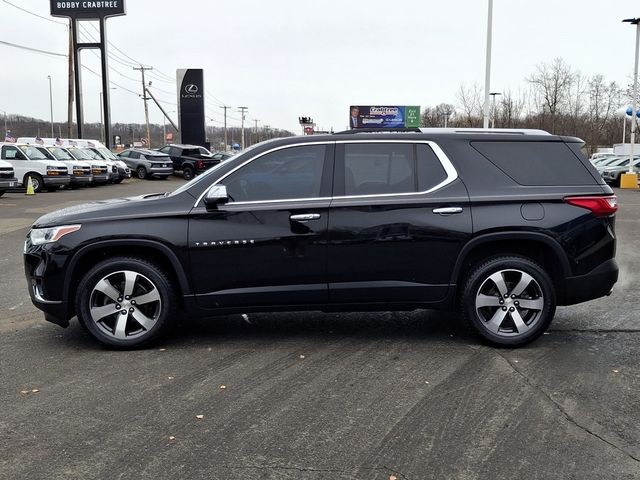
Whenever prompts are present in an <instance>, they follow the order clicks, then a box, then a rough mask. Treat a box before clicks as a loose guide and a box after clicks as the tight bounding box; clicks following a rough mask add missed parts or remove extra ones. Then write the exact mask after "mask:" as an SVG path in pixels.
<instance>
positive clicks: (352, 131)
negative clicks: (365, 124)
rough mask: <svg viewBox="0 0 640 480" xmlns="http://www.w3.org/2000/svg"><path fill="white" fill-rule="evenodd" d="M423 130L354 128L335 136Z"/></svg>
mask: <svg viewBox="0 0 640 480" xmlns="http://www.w3.org/2000/svg"><path fill="white" fill-rule="evenodd" d="M420 131H421V129H420V128H418V127H410V128H406V127H397V128H394V127H388V128H353V129H351V130H344V131H342V132H335V135H343V134H347V133H348V134H354V133H395V132H404V133H420Z"/></svg>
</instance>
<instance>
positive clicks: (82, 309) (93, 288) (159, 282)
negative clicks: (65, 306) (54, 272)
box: [76, 257, 177, 349]
mask: <svg viewBox="0 0 640 480" xmlns="http://www.w3.org/2000/svg"><path fill="white" fill-rule="evenodd" d="M77 292H78V293H77V296H76V312H77V313H78V319H79V320H80V323H81V324H82V325H83V326H84V327H85V328H86V329H87V330H88V331H89V333H90V334H91V335H92V336H93V337H94V338H95V339H96V340H98V341H99V342H101V343H103V344H105V345H108V346H110V347H114V348H120V349H123V348H135V347H140V346H143V345H148V344H150V343H152V342H153V341H155V340H157V339H159V338H160V337H161V336H162V335H164V334H166V333H167V332H168V331H169V330H170V328H171V327H172V326H173V324H174V323H175V319H176V308H177V295H176V289H175V288H174V287H173V285H172V283H171V281H170V280H169V278H168V276H167V275H166V273H165V272H164V271H163V270H162V269H161V268H160V267H158V266H157V265H155V264H153V263H151V262H148V261H147V260H145V259H142V258H136V257H115V258H111V259H109V260H105V261H103V262H101V263H99V264H98V265H96V266H95V267H93V268H92V269H91V270H89V271H88V272H87V273H86V274H85V275H84V277H83V279H82V280H81V282H80V284H79V286H78V290H77Z"/></svg>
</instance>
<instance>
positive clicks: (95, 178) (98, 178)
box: [93, 173, 109, 184]
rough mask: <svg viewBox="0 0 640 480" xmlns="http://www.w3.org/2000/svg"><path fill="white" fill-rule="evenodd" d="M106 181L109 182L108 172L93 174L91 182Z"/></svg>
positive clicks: (100, 182)
mask: <svg viewBox="0 0 640 480" xmlns="http://www.w3.org/2000/svg"><path fill="white" fill-rule="evenodd" d="M108 182H109V174H108V173H100V174H95V173H94V174H93V183H98V184H102V183H108Z"/></svg>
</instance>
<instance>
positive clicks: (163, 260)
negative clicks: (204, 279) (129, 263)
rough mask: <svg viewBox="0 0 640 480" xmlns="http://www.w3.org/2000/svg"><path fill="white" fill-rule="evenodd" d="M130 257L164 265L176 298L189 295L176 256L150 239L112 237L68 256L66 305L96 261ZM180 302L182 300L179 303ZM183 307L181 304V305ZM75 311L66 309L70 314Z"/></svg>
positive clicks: (189, 289)
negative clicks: (118, 256)
mask: <svg viewBox="0 0 640 480" xmlns="http://www.w3.org/2000/svg"><path fill="white" fill-rule="evenodd" d="M116 255H123V256H134V257H141V258H144V259H147V260H150V261H152V262H154V263H156V264H158V265H159V266H160V267H164V268H165V269H166V271H167V274H168V275H169V277H170V278H171V279H172V280H173V281H174V282H175V284H176V287H177V288H178V290H179V292H178V293H179V298H181V299H182V298H183V296H185V295H190V294H191V286H190V284H189V280H188V278H187V275H186V272H185V271H184V267H183V266H182V263H181V262H180V260H179V259H178V257H177V255H176V254H175V253H174V252H173V251H172V250H171V249H170V248H169V247H167V246H166V245H164V244H162V243H161V242H158V241H155V240H150V239H126V240H125V239H121V240H118V239H114V240H104V241H100V242H95V243H92V244H91V245H87V246H85V247H83V248H81V249H80V250H79V251H78V252H77V253H76V254H75V255H74V256H73V258H72V259H71V261H70V263H69V266H68V267H67V271H68V272H69V275H68V276H67V277H66V278H67V280H66V282H65V286H64V290H63V295H64V297H63V298H64V299H66V300H67V301H68V304H69V305H74V304H75V302H73V301H69V300H70V295H71V294H72V292H73V291H74V290H75V289H76V288H77V286H78V284H79V283H80V280H81V279H82V277H83V276H84V274H85V273H86V272H87V271H88V270H89V269H90V268H91V267H92V266H93V265H95V264H96V263H97V262H98V261H100V260H102V259H104V258H108V257H112V256H116ZM181 303H182V302H181ZM181 306H184V305H181ZM73 314H75V312H70V315H69V316H70V317H71V316H73Z"/></svg>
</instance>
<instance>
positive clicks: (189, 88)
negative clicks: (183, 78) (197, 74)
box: [184, 83, 198, 95]
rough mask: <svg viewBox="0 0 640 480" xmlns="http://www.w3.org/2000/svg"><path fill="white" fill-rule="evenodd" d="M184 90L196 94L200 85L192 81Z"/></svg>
mask: <svg viewBox="0 0 640 480" xmlns="http://www.w3.org/2000/svg"><path fill="white" fill-rule="evenodd" d="M184 91H185V93H188V94H189V95H195V94H196V93H198V86H197V85H194V84H193V83H190V84H189V85H187V86H185V87H184Z"/></svg>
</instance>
